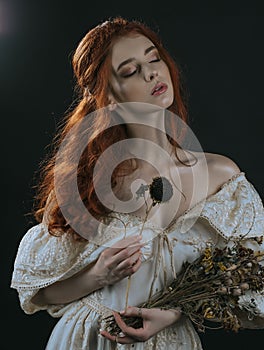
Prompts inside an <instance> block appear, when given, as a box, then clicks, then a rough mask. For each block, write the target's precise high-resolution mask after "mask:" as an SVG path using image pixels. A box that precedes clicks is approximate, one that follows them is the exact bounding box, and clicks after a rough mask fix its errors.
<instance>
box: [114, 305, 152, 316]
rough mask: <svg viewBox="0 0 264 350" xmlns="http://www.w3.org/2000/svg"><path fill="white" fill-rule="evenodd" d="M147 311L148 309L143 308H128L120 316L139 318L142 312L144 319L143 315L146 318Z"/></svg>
mask: <svg viewBox="0 0 264 350" xmlns="http://www.w3.org/2000/svg"><path fill="white" fill-rule="evenodd" d="M139 310H140V311H139ZM145 311H146V309H144V308H141V307H137V306H128V307H127V308H126V309H125V310H123V311H121V312H120V314H121V315H122V316H128V317H130V316H131V317H138V316H139V312H140V315H141V317H143V313H144V316H145Z"/></svg>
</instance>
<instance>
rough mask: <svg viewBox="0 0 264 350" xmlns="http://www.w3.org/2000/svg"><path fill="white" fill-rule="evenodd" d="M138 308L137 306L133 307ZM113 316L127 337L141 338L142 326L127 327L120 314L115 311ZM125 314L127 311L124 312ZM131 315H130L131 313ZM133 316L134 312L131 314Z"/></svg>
mask: <svg viewBox="0 0 264 350" xmlns="http://www.w3.org/2000/svg"><path fill="white" fill-rule="evenodd" d="M135 309H137V310H138V308H135ZM113 315H114V318H115V320H116V323H117V325H118V326H119V328H120V329H121V330H122V332H123V333H124V334H125V335H126V336H129V337H132V338H136V339H141V337H142V331H144V329H143V328H133V327H129V326H128V325H127V324H126V323H125V322H124V321H123V320H122V318H121V316H120V315H119V314H118V313H117V312H113ZM126 315H127V313H126ZM131 316H132V315H131ZM133 316H135V314H133Z"/></svg>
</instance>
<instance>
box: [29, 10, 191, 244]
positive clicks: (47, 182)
mask: <svg viewBox="0 0 264 350" xmlns="http://www.w3.org/2000/svg"><path fill="white" fill-rule="evenodd" d="M131 33H138V34H141V35H144V36H146V37H147V38H149V39H150V40H151V41H152V42H153V44H154V45H155V46H156V47H157V49H158V51H159V54H160V56H161V59H163V60H164V62H165V63H166V64H167V66H168V69H169V71H170V75H171V80H172V84H173V88H174V101H173V104H172V105H171V106H170V108H169V111H171V112H173V113H175V114H177V115H178V116H179V117H180V118H181V119H182V120H183V121H184V122H185V123H187V118H188V116H187V115H188V114H187V103H186V95H185V90H184V88H183V85H182V81H181V79H180V70H179V68H178V67H177V65H176V63H175V61H174V60H173V58H172V57H171V55H170V54H169V53H168V52H167V50H166V49H165V48H164V47H163V45H162V43H161V40H160V38H159V37H158V35H157V34H156V33H155V32H154V31H153V30H152V29H151V28H150V27H148V26H147V25H146V24H145V23H142V22H138V21H136V20H133V21H129V20H126V19H124V18H121V17H116V18H113V19H110V20H108V21H106V22H104V23H102V24H100V25H98V26H96V27H95V28H93V29H91V30H90V31H88V33H87V34H86V35H85V36H84V38H83V39H82V40H81V41H80V43H79V45H78V46H77V49H76V50H75V52H74V54H73V57H72V66H73V71H74V75H75V79H76V86H75V91H76V93H77V99H76V104H75V107H74V108H73V109H72V110H71V111H70V112H67V114H66V115H65V117H64V119H63V121H62V123H61V125H60V127H59V130H58V132H57V135H56V136H55V138H54V141H53V143H52V144H53V151H52V154H51V155H49V156H48V158H47V160H46V161H45V162H44V163H43V164H42V166H41V167H40V179H39V181H38V185H37V186H36V188H37V192H36V196H35V204H34V210H33V214H34V217H35V219H36V220H37V221H38V222H41V221H42V220H43V215H45V217H46V220H47V222H48V229H49V232H50V234H53V235H61V234H63V233H65V232H68V233H70V234H73V235H74V236H75V237H76V238H80V239H82V237H81V236H80V235H79V233H78V232H76V231H75V230H74V229H73V228H72V227H71V225H70V224H69V223H68V222H67V221H66V219H65V216H64V215H63V214H62V211H61V203H60V205H59V203H58V201H57V199H56V194H55V190H54V189H55V188H54V186H55V184H54V174H55V173H54V172H55V163H56V154H57V151H58V149H59V147H60V145H61V143H62V142H63V140H65V138H66V136H67V135H68V134H69V132H70V131H71V130H72V128H73V127H74V126H76V125H78V123H80V122H81V121H82V120H84V118H85V116H87V115H88V114H90V113H92V112H94V111H96V110H100V109H102V108H103V107H106V106H107V105H109V100H108V96H109V95H108V92H109V89H111V86H110V85H109V84H110V82H109V77H110V72H111V61H110V57H111V56H110V53H111V48H112V46H113V43H114V42H115V40H116V39H117V38H119V37H122V36H126V35H129V34H131ZM110 119H111V117H110V114H109V115H107V113H98V115H97V116H96V119H95V121H94V122H93V123H90V124H89V139H88V142H87V147H85V149H84V151H83V152H82V156H81V158H80V160H79V164H78V171H77V179H78V180H77V181H78V190H79V195H80V197H81V199H82V201H83V203H84V205H85V207H86V208H87V210H88V211H89V212H90V214H91V215H92V216H93V217H95V218H96V219H100V218H103V217H106V216H107V215H108V214H109V209H107V208H106V207H105V206H104V205H103V204H102V203H101V202H100V201H99V199H98V198H97V195H96V193H95V184H94V179H93V171H94V167H95V165H96V162H97V161H98V159H99V157H100V155H101V154H102V153H103V152H104V151H105V150H106V149H107V148H108V147H109V146H111V145H113V144H115V143H116V142H118V141H120V140H124V139H126V138H127V133H126V128H125V125H116V126H112V127H110V126H111V120H110ZM167 127H168V128H170V133H171V135H172V137H171V136H168V139H169V141H170V143H171V144H172V146H173V147H174V148H175V153H176V156H177V152H176V148H177V146H178V147H179V144H178V143H177V142H176V141H175V140H176V135H178V136H179V130H177V128H176V121H174V120H173V118H170V119H169V125H167ZM177 133H178V134H177ZM174 135H175V137H174ZM178 136H177V137H178ZM76 143H78V140H71V141H69V143H68V144H67V147H66V149H67V151H66V153H67V154H66V155H65V157H64V160H63V162H61V164H60V165H59V166H57V168H56V174H57V175H59V177H61V178H62V179H64V180H65V179H70V178H71V177H72V176H74V167H75V164H73V163H72V162H71V159H72V157H71V154H73V153H74V152H75V149H76ZM113 156H114V155H113ZM177 158H178V157H177ZM178 159H179V158H178ZM179 161H180V159H179ZM106 167H107V164H102V166H101V168H100V169H101V173H102V174H103V173H104V170H105V168H106ZM134 170H135V167H134V162H132V161H126V162H122V163H121V164H119V166H118V167H117V168H116V169H115V171H114V173H113V174H112V184H113V186H114V185H115V184H116V183H117V182H118V181H119V178H120V174H128V173H131V172H133V171H134ZM98 176H99V178H100V173H99V175H98ZM64 195H65V194H64ZM70 200H71V198H70V194H69V195H68V197H67V195H65V200H64V203H62V205H63V206H64V207H65V208H67V203H68V201H70ZM76 220H78V221H80V222H81V220H82V218H80V217H78V213H77V212H76ZM95 222H98V221H97V220H95ZM86 229H87V228H86ZM90 230H91V231H90V232H91V236H92V235H93V234H94V232H95V231H96V227H95V226H94V225H93V224H91V227H90Z"/></svg>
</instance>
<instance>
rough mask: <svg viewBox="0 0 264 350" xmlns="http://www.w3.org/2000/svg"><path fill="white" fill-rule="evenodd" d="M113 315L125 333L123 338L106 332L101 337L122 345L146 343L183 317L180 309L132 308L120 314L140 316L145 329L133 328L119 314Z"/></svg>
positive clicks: (102, 332)
mask: <svg viewBox="0 0 264 350" xmlns="http://www.w3.org/2000/svg"><path fill="white" fill-rule="evenodd" d="M113 314H114V317H115V320H116V323H117V324H118V326H119V327H120V329H121V331H122V333H123V334H122V336H121V335H120V336H119V335H117V336H115V335H110V333H108V332H106V331H101V335H103V336H104V337H106V338H107V339H109V340H111V341H115V342H117V343H120V344H132V343H136V342H145V341H147V340H148V339H150V338H151V337H153V336H154V335H155V334H157V333H158V332H160V331H161V330H162V329H164V328H166V327H168V326H170V325H172V324H173V323H175V322H176V321H178V320H179V319H180V317H181V311H180V309H175V310H172V309H170V310H161V309H156V308H153V309H145V308H138V307H131V306H130V307H128V308H127V309H126V312H121V313H120V314H121V315H122V316H134V317H138V316H140V317H142V318H143V327H142V328H133V327H129V326H127V325H126V323H125V322H124V321H123V320H122V318H121V316H120V314H119V313H117V312H113Z"/></svg>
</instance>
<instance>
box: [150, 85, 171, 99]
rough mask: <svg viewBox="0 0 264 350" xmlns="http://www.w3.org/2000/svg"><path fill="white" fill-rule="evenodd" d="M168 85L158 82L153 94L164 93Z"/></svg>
mask: <svg viewBox="0 0 264 350" xmlns="http://www.w3.org/2000/svg"><path fill="white" fill-rule="evenodd" d="M167 89H168V86H167V84H165V83H158V84H156V85H155V86H154V88H153V89H152V91H151V95H153V96H158V95H161V94H163V93H164V92H165V91H167Z"/></svg>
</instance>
